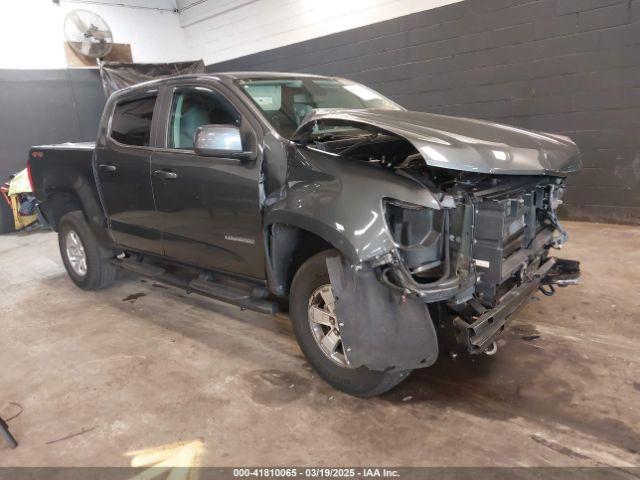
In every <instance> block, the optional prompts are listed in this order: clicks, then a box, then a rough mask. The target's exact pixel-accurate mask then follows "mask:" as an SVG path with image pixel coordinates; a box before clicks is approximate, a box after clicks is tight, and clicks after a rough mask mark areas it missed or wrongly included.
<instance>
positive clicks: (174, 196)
mask: <svg viewBox="0 0 640 480" xmlns="http://www.w3.org/2000/svg"><path fill="white" fill-rule="evenodd" d="M163 98H164V99H165V100H164V102H165V105H164V107H163V111H165V112H167V114H166V115H165V116H166V117H168V122H167V124H166V125H165V126H164V128H162V129H161V133H160V132H159V137H164V142H163V141H162V140H160V141H159V143H161V144H164V145H165V148H164V149H158V150H156V151H155V152H154V154H153V157H152V160H151V172H152V184H153V190H154V192H155V198H156V205H157V209H158V213H159V215H160V217H161V225H162V236H163V245H164V253H165V255H166V256H167V257H170V258H172V259H174V260H177V261H179V262H182V263H187V264H191V265H195V266H198V267H202V268H207V269H211V270H222V271H227V272H232V273H236V274H241V275H243V276H248V277H252V278H258V279H264V276H265V268H264V246H263V241H262V234H261V225H260V202H259V190H258V180H259V165H260V162H259V161H258V160H252V161H244V160H238V159H231V158H218V157H204V156H199V155H197V154H196V153H195V152H194V149H193V145H194V135H195V131H196V129H197V128H198V127H199V126H201V125H212V124H219V125H236V126H238V127H240V130H241V132H244V133H246V134H247V135H248V136H249V137H251V138H253V142H256V141H257V140H256V138H257V137H256V135H257V133H258V129H257V128H256V126H255V124H253V125H252V124H251V122H250V120H249V118H248V112H247V111H246V110H243V107H242V106H241V105H239V104H238V103H237V102H236V103H234V102H233V101H232V100H231V99H230V96H229V94H228V93H227V94H225V93H222V92H221V91H220V90H218V89H215V88H214V87H212V86H209V85H207V86H200V85H185V86H176V87H167V91H166V94H165V93H163Z"/></svg>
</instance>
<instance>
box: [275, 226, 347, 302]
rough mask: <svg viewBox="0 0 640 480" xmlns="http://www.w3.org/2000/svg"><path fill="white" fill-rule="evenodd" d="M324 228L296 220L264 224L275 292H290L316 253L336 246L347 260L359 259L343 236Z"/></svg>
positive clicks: (277, 293)
mask: <svg viewBox="0 0 640 480" xmlns="http://www.w3.org/2000/svg"><path fill="white" fill-rule="evenodd" d="M324 227H325V228H323V224H321V223H318V224H315V223H314V222H305V223H304V224H301V222H295V221H293V222H292V221H286V222H285V221H273V222H271V223H269V224H268V225H267V226H266V227H265V242H266V252H267V280H268V282H269V288H270V289H271V291H272V292H273V293H274V294H276V295H278V296H286V295H288V294H289V289H290V288H291V283H292V281H293V277H294V275H295V274H296V272H297V271H298V269H299V268H300V267H301V266H302V264H303V263H304V262H305V261H306V260H307V259H309V258H311V257H312V256H313V255H315V254H316V253H319V252H321V251H323V250H329V249H336V250H338V251H339V252H340V253H341V254H342V255H343V256H344V257H345V258H347V259H353V258H356V255H355V250H354V249H353V247H352V246H351V244H349V243H348V242H347V241H346V239H345V238H344V237H341V236H340V235H339V234H337V233H338V232H335V231H331V230H330V229H328V228H326V226H324Z"/></svg>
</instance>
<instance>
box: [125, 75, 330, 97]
mask: <svg viewBox="0 0 640 480" xmlns="http://www.w3.org/2000/svg"><path fill="white" fill-rule="evenodd" d="M291 77H296V78H331V77H327V76H325V75H314V74H310V73H289V72H260V71H255V72H205V73H189V74H186V75H174V76H171V77H163V78H158V79H157V80H150V81H148V82H142V83H138V84H136V85H132V86H130V87H126V88H123V89H120V90H117V91H116V92H114V95H116V94H120V93H124V92H132V91H135V90H139V89H145V88H149V87H152V86H155V85H161V84H163V83H165V82H169V81H173V80H176V79H202V78H210V79H211V78H213V79H218V80H222V81H226V82H232V81H233V80H242V79H246V78H291Z"/></svg>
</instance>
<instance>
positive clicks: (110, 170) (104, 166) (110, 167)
mask: <svg viewBox="0 0 640 480" xmlns="http://www.w3.org/2000/svg"><path fill="white" fill-rule="evenodd" d="M98 168H99V169H100V171H102V172H107V173H113V172H115V171H116V170H117V169H118V168H117V167H116V166H115V165H111V164H110V163H101V164H100V165H98Z"/></svg>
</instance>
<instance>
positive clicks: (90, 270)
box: [58, 211, 117, 290]
mask: <svg viewBox="0 0 640 480" xmlns="http://www.w3.org/2000/svg"><path fill="white" fill-rule="evenodd" d="M58 245H59V246H60V254H61V255H62V261H63V262H64V267H65V268H66V270H67V273H68V274H69V277H71V280H73V283H75V284H76V285H77V286H78V287H80V288H82V289H83V290H99V289H101V288H104V287H106V286H108V285H110V284H111V283H113V281H114V280H115V279H116V274H117V269H116V267H115V266H114V265H112V264H111V263H110V260H111V258H112V257H113V252H112V251H110V250H108V249H106V248H104V247H102V246H100V244H99V243H98V240H97V239H96V237H95V235H94V234H93V232H92V231H91V229H90V228H89V225H87V221H86V220H85V219H84V215H83V214H82V212H80V211H75V212H69V213H67V214H66V215H65V216H64V217H62V219H61V220H60V226H59V228H58Z"/></svg>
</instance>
